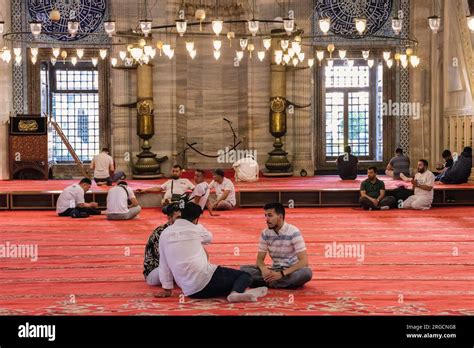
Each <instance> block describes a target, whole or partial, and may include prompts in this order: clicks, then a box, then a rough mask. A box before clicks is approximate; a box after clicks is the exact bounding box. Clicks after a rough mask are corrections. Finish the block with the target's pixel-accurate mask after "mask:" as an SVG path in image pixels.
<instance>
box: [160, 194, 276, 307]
mask: <svg viewBox="0 0 474 348" xmlns="http://www.w3.org/2000/svg"><path fill="white" fill-rule="evenodd" d="M201 213H202V210H201V207H200V206H199V205H197V204H195V203H192V202H189V203H187V204H186V206H185V207H184V209H182V210H181V218H180V219H178V220H176V222H175V223H174V224H173V225H171V226H169V227H168V228H167V229H165V230H164V231H163V232H162V234H161V236H160V266H159V274H160V282H161V286H162V288H163V292H162V293H160V294H158V295H157V297H169V296H171V293H172V290H173V287H174V285H173V279H174V280H175V281H176V284H178V286H179V287H180V288H181V290H182V291H183V294H184V295H185V296H189V297H191V298H213V297H221V296H227V300H228V301H229V302H256V301H257V297H261V296H265V295H266V293H267V288H266V287H260V288H256V289H248V290H247V288H248V287H249V285H250V283H251V282H252V278H251V277H250V275H249V274H248V273H245V272H242V271H239V270H236V269H232V268H226V267H221V266H217V265H214V264H211V263H209V260H208V255H207V252H206V250H205V249H204V247H203V244H208V243H210V242H211V241H212V234H211V233H210V232H209V231H207V230H206V229H205V228H204V227H203V226H202V225H198V220H199V216H200V215H201Z"/></svg>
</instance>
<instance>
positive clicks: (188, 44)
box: [186, 41, 194, 53]
mask: <svg viewBox="0 0 474 348" xmlns="http://www.w3.org/2000/svg"><path fill="white" fill-rule="evenodd" d="M186 50H187V51H188V52H189V53H191V51H194V41H186Z"/></svg>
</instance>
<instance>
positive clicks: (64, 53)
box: [61, 50, 67, 59]
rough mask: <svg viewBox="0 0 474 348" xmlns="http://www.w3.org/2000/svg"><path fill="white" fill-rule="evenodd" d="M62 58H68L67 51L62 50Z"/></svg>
mask: <svg viewBox="0 0 474 348" xmlns="http://www.w3.org/2000/svg"><path fill="white" fill-rule="evenodd" d="M61 58H62V59H66V58H67V52H66V51H65V50H63V51H61Z"/></svg>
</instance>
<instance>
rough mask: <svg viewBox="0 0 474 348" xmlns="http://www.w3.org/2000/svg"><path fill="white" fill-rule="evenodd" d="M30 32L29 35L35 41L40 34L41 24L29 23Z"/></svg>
mask: <svg viewBox="0 0 474 348" xmlns="http://www.w3.org/2000/svg"><path fill="white" fill-rule="evenodd" d="M30 31H31V34H33V36H34V37H35V39H36V38H37V37H38V36H39V35H40V34H41V23H40V22H31V23H30Z"/></svg>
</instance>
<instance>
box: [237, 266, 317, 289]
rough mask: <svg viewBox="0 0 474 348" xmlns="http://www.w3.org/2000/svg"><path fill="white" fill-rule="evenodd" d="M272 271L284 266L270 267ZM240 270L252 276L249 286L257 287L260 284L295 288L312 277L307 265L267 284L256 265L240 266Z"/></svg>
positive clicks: (279, 269)
mask: <svg viewBox="0 0 474 348" xmlns="http://www.w3.org/2000/svg"><path fill="white" fill-rule="evenodd" d="M270 269H271V270H272V271H276V272H280V271H283V270H284V268H270ZM240 270H241V271H243V272H246V273H248V274H250V275H251V276H252V284H251V285H250V287H251V288H258V287H260V286H268V287H270V288H274V289H296V288H299V287H300V286H303V285H304V284H305V283H307V282H309V281H310V280H311V279H312V278H313V271H312V270H311V268H309V267H303V268H301V269H299V270H297V271H295V272H293V273H291V274H288V275H286V276H284V277H283V278H281V279H278V280H275V281H273V282H271V283H270V284H267V283H266V282H265V280H264V279H263V277H262V271H260V268H258V267H257V266H253V265H251V266H242V267H240Z"/></svg>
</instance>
